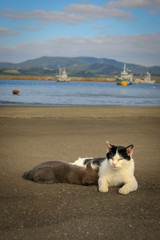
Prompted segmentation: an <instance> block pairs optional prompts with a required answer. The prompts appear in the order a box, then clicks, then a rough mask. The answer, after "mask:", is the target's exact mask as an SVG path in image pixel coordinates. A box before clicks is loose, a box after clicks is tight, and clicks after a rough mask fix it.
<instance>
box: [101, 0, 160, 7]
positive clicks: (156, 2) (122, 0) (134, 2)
mask: <svg viewBox="0 0 160 240" xmlns="http://www.w3.org/2000/svg"><path fill="white" fill-rule="evenodd" d="M106 6H107V7H110V8H131V9H133V8H160V0H118V1H110V2H109V3H107V4H106Z"/></svg>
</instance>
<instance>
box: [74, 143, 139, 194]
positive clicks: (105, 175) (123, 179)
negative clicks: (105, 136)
mask: <svg viewBox="0 0 160 240" xmlns="http://www.w3.org/2000/svg"><path fill="white" fill-rule="evenodd" d="M133 147H134V146H133V145H129V146H128V147H122V146H115V145H112V144H110V143H109V142H108V141H107V142H106V151H107V153H106V158H79V159H78V160H76V161H75V162H74V163H73V164H76V165H79V166H86V164H88V162H91V163H92V168H96V169H97V168H98V169H99V172H98V176H99V179H98V188H99V191H100V192H108V188H109V187H110V186H122V187H121V188H120V189H119V193H121V194H128V193H129V192H131V191H135V190H137V188H138V183H137V181H136V179H135V177H134V160H133V158H132V154H133Z"/></svg>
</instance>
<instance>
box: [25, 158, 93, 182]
mask: <svg viewBox="0 0 160 240" xmlns="http://www.w3.org/2000/svg"><path fill="white" fill-rule="evenodd" d="M23 178H24V179H28V180H32V181H34V182H37V183H71V184H82V185H89V184H96V185H97V183H98V174H97V171H96V170H94V169H92V167H91V163H90V162H88V163H87V165H86V168H84V167H80V166H77V165H72V164H70V163H67V162H61V161H51V162H44V163H41V164H39V165H37V166H35V167H34V168H33V169H31V170H30V171H27V172H25V173H24V174H23Z"/></svg>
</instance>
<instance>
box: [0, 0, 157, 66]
mask: <svg viewBox="0 0 160 240" xmlns="http://www.w3.org/2000/svg"><path fill="white" fill-rule="evenodd" d="M42 56H62V57H79V56H88V57H96V58H109V59H115V60H117V61H121V62H125V63H134V64H140V65H143V66H154V65H157V66H160V0H27V1H26V0H23V1H22V0H14V1H13V0H5V1H4V0H1V4H0V62H13V63H19V62H22V61H26V60H28V59H34V58H38V57H42Z"/></svg>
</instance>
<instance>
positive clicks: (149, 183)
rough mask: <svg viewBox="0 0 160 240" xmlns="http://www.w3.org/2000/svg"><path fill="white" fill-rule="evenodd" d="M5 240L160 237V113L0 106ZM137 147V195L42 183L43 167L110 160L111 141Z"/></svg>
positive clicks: (0, 227)
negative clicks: (37, 174) (27, 175)
mask: <svg viewBox="0 0 160 240" xmlns="http://www.w3.org/2000/svg"><path fill="white" fill-rule="evenodd" d="M0 136H1V137H0V141H1V144H0V159H1V160H0V169H1V174H0V205H1V206H0V239H2V240H12V239H18V240H30V239H32V240H41V239H42V240H61V239H67V240H72V239H78V240H79V239H83V240H84V239H86V240H90V239H92V240H93V239H95V240H104V239H106V240H112V239H114V240H115V239H116V240H119V239H120V240H122V239H132V240H134V239H135V240H137V239H151V240H152V239H159V238H160V205H159V202H160V174H159V170H160V159H159V149H160V108H158V107H155V108H152V107H151V108H148V107H138V108H136V107H131V108H129V107H9V106H1V107H0ZM106 140H109V141H110V142H111V143H113V144H115V145H116V144H117V145H124V146H125V145H129V144H134V145H135V150H134V155H133V156H134V160H135V165H136V169H135V176H136V178H137V180H138V183H139V188H138V190H137V191H136V192H132V193H130V194H129V195H126V196H123V195H120V194H118V188H110V189H109V192H108V193H100V192H98V191H97V187H96V186H88V187H86V186H78V185H69V184H37V183H34V182H31V181H26V180H24V179H22V178H21V176H22V174H23V172H24V171H26V170H29V169H31V168H32V167H33V166H35V165H36V164H38V163H40V162H43V161H50V160H63V161H67V162H72V161H74V160H75V159H77V158H78V157H92V156H93V157H104V156H105V141H106Z"/></svg>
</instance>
